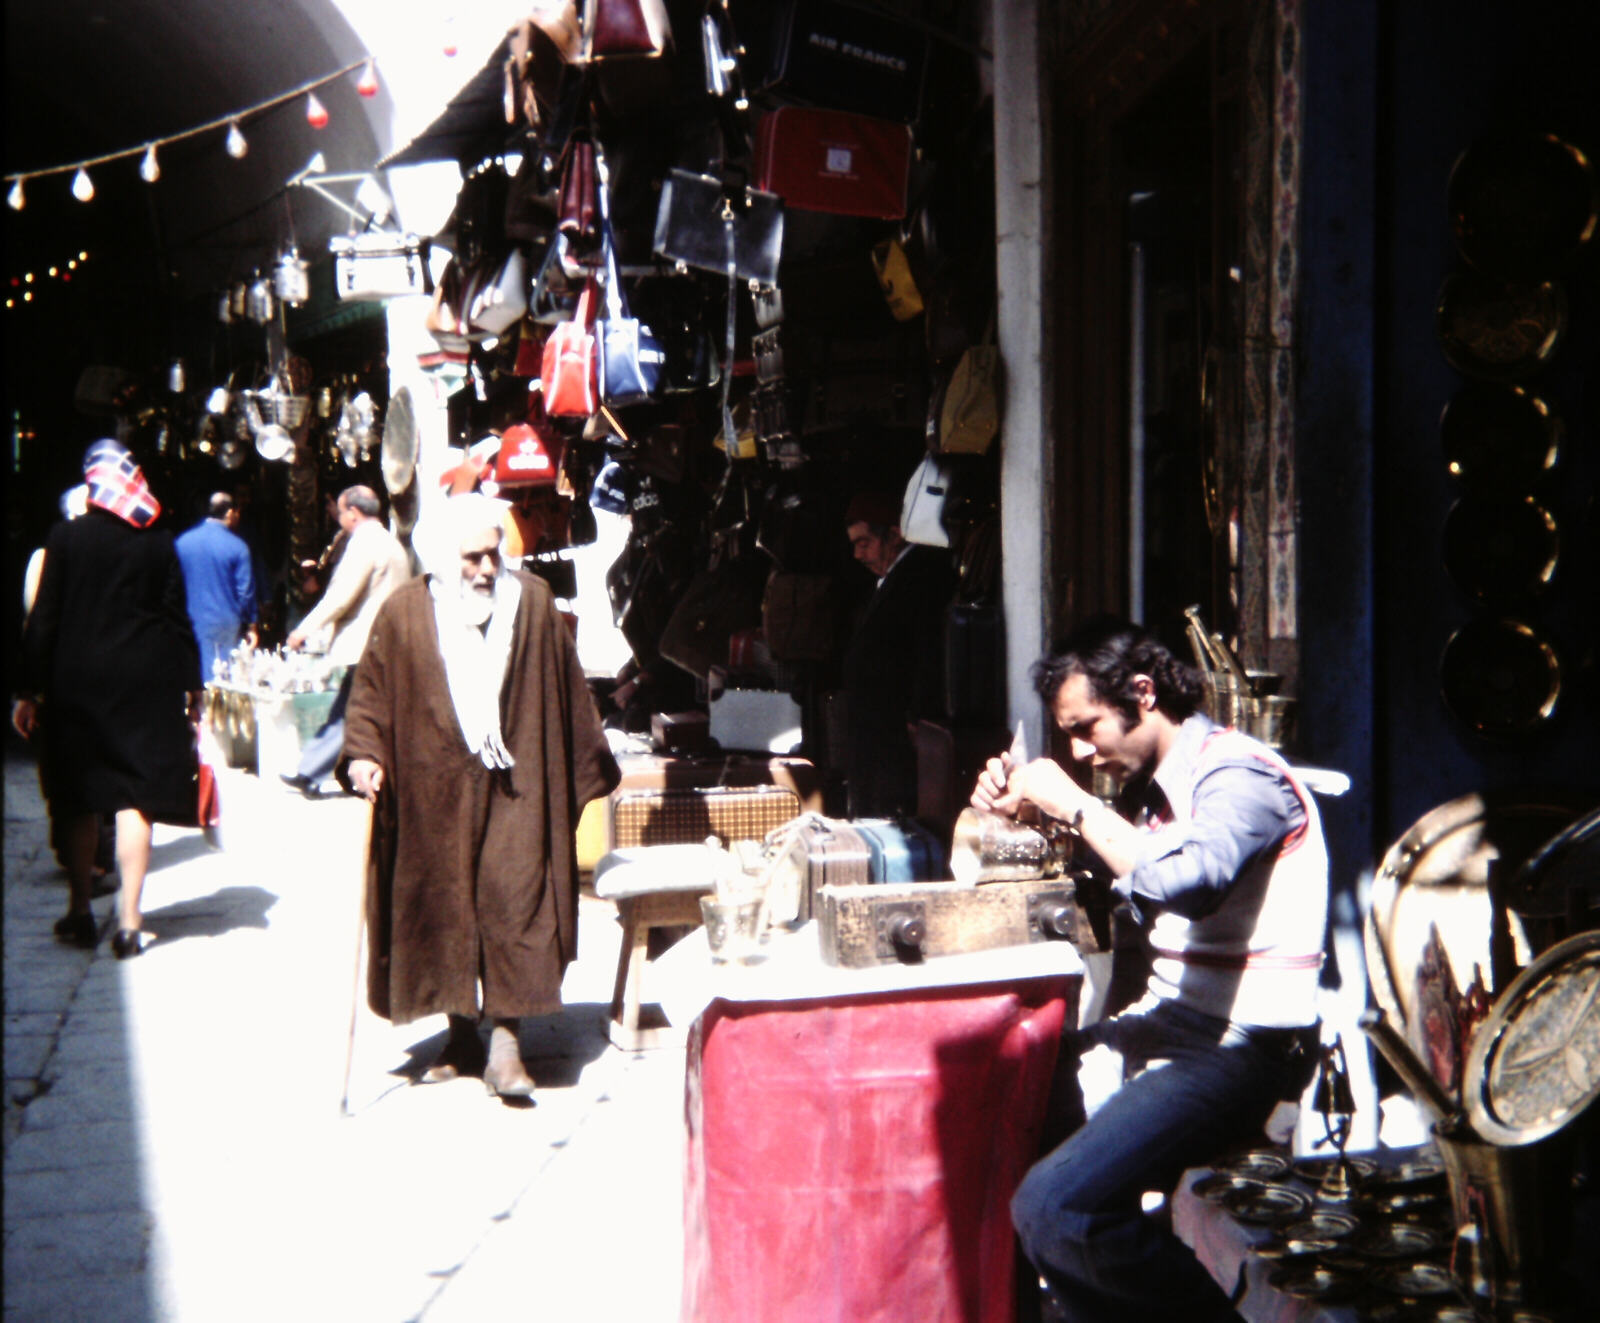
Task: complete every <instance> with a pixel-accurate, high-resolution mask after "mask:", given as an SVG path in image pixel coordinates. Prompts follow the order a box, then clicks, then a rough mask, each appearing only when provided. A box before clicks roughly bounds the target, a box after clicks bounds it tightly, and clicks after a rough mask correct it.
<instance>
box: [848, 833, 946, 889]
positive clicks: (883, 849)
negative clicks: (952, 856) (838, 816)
mask: <svg viewBox="0 0 1600 1323" xmlns="http://www.w3.org/2000/svg"><path fill="white" fill-rule="evenodd" d="M851 826H853V827H854V828H855V829H856V831H857V832H858V833H859V834H860V836H861V838H862V840H864V841H865V842H866V844H867V849H868V850H869V851H870V852H871V855H872V858H871V863H870V865H869V872H870V878H869V880H870V881H872V882H877V883H891V882H940V881H944V880H946V879H947V878H948V877H949V876H950V870H949V867H948V864H947V861H946V858H945V854H946V851H945V849H944V847H943V846H941V845H940V844H939V842H938V841H937V840H936V839H935V838H934V835H933V833H932V832H931V831H929V830H928V829H927V828H926V827H924V826H923V825H922V824H921V823H919V822H915V821H912V820H911V819H909V818H856V819H853V820H852V822H851Z"/></svg>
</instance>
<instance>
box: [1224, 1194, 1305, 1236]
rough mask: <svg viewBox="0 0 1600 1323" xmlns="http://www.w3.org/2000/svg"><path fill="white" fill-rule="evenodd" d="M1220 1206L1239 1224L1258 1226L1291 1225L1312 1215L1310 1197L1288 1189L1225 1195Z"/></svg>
mask: <svg viewBox="0 0 1600 1323" xmlns="http://www.w3.org/2000/svg"><path fill="white" fill-rule="evenodd" d="M1218 1202H1219V1203H1220V1204H1221V1205H1222V1207H1223V1208H1225V1209H1227V1210H1228V1212H1229V1213H1231V1214H1232V1215H1233V1216H1234V1217H1235V1218H1237V1219H1238V1220H1239V1221H1241V1222H1249V1223H1252V1224H1254V1225H1258V1226H1259V1225H1266V1224H1270V1223H1274V1222H1292V1221H1294V1220H1296V1219H1297V1218H1302V1217H1304V1216H1305V1215H1306V1214H1307V1213H1309V1212H1310V1211H1311V1196H1310V1195H1309V1194H1307V1193H1306V1192H1305V1191H1304V1190H1297V1189H1295V1188H1294V1187H1293V1186H1289V1185H1263V1186H1262V1187H1261V1188H1260V1189H1249V1188H1244V1189H1238V1190H1233V1191H1231V1192H1229V1193H1226V1194H1224V1195H1222V1196H1221V1198H1220V1199H1219V1200H1218Z"/></svg>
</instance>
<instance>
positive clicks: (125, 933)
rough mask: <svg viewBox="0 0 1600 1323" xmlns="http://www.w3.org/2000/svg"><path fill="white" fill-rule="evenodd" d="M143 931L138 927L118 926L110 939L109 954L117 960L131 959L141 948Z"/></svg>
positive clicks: (142, 947)
mask: <svg viewBox="0 0 1600 1323" xmlns="http://www.w3.org/2000/svg"><path fill="white" fill-rule="evenodd" d="M142 937H143V931H142V930H141V929H139V928H119V929H117V932H116V935H115V936H114V937H113V938H112V939H111V954H112V955H114V956H116V958H117V959H118V960H131V959H132V958H133V957H134V956H136V955H138V954H139V953H140V952H141V951H142V950H143V949H144V946H143V942H142Z"/></svg>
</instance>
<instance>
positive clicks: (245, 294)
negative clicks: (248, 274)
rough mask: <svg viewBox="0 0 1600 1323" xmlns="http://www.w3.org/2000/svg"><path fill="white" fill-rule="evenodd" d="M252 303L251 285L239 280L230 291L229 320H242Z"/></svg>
mask: <svg viewBox="0 0 1600 1323" xmlns="http://www.w3.org/2000/svg"><path fill="white" fill-rule="evenodd" d="M249 303H250V287H249V286H248V285H246V284H245V283H244V281H242V280H241V281H239V282H238V283H237V284H235V285H234V286H233V288H231V289H230V290H229V291H228V320H229V321H235V322H242V321H243V320H244V318H245V311H246V309H247V308H248V306H249Z"/></svg>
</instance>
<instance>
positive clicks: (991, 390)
mask: <svg viewBox="0 0 1600 1323" xmlns="http://www.w3.org/2000/svg"><path fill="white" fill-rule="evenodd" d="M999 375H1000V349H999V346H998V345H996V344H995V342H994V323H993V321H991V322H990V323H989V333H988V334H987V335H986V336H985V337H984V341H983V343H982V344H978V345H973V346H972V347H971V348H970V349H968V350H967V351H966V353H964V354H962V355H961V360H960V362H958V363H957V364H956V370H955V372H954V373H952V374H951V377H950V382H949V384H948V385H947V386H946V387H945V389H944V399H943V403H942V405H941V406H940V410H939V450H940V451H941V452H942V453H944V454H947V455H982V454H984V453H985V452H987V451H988V449H989V446H990V445H991V444H992V443H993V441H994V438H995V436H996V434H997V433H998V432H999V431H1000V397H999V390H998V387H999Z"/></svg>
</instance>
